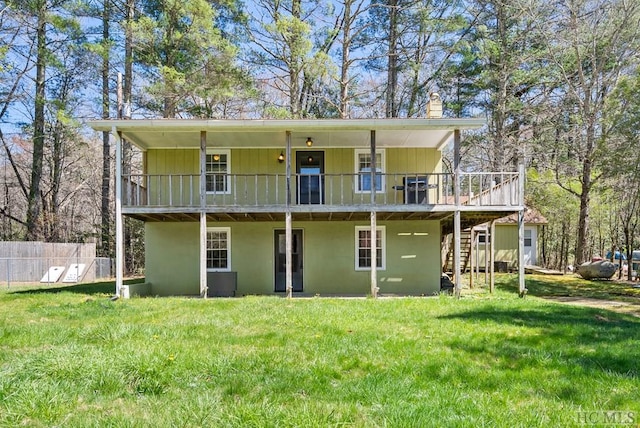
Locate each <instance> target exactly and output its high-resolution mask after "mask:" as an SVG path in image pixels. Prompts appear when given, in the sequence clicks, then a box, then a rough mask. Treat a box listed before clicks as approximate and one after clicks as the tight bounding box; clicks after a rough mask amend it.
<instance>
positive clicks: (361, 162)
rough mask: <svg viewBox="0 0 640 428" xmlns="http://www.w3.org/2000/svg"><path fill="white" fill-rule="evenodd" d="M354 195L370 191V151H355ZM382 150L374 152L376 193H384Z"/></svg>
mask: <svg viewBox="0 0 640 428" xmlns="http://www.w3.org/2000/svg"><path fill="white" fill-rule="evenodd" d="M355 172H356V174H358V180H357V183H356V193H365V192H370V191H371V150H366V149H356V150H355ZM383 174H384V150H376V191H378V192H382V191H384V176H383Z"/></svg>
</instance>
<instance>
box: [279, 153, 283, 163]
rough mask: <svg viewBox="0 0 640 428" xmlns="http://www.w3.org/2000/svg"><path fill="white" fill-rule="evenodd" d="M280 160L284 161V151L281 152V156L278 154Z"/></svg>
mask: <svg viewBox="0 0 640 428" xmlns="http://www.w3.org/2000/svg"><path fill="white" fill-rule="evenodd" d="M278 162H280V163H282V162H284V153H282V152H280V156H278Z"/></svg>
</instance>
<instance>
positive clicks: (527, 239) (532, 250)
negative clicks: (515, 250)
mask: <svg viewBox="0 0 640 428" xmlns="http://www.w3.org/2000/svg"><path fill="white" fill-rule="evenodd" d="M536 232H537V228H536V227H529V226H525V228H524V264H525V266H527V265H535V264H537V263H538V260H537V257H536V255H537V254H538V251H537V240H538V236H537V233H536Z"/></svg>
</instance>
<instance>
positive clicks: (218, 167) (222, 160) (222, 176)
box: [206, 150, 231, 193]
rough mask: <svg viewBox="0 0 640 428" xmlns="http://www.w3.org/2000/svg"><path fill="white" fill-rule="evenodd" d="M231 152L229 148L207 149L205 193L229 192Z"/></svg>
mask: <svg viewBox="0 0 640 428" xmlns="http://www.w3.org/2000/svg"><path fill="white" fill-rule="evenodd" d="M230 173H231V152H230V151H229V150H216V151H212V150H209V151H207V158H206V180H207V193H230V192H231V189H230V187H229V174H230Z"/></svg>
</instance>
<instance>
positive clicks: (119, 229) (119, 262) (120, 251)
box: [111, 126, 124, 296]
mask: <svg viewBox="0 0 640 428" xmlns="http://www.w3.org/2000/svg"><path fill="white" fill-rule="evenodd" d="M111 133H112V134H113V135H114V137H115V138H116V177H115V181H116V182H115V185H116V296H120V289H121V288H122V280H123V276H124V228H123V218H122V135H121V134H120V132H119V131H118V130H117V129H116V127H115V126H114V127H113V128H112V130H111Z"/></svg>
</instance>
